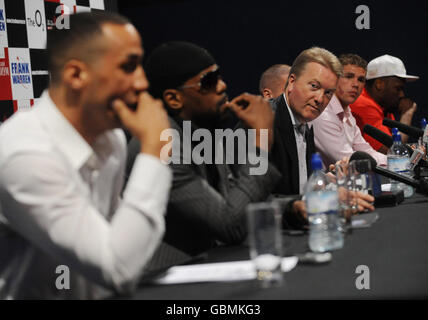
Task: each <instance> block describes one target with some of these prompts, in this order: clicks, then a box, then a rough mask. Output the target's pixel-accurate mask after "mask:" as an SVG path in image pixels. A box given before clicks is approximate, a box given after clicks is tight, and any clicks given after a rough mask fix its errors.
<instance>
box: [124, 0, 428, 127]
mask: <svg viewBox="0 0 428 320" xmlns="http://www.w3.org/2000/svg"><path fill="white" fill-rule="evenodd" d="M423 3H424V2H422V1H421V2H419V1H385V0H382V1H379V0H378V1H361V0H360V1H353V0H351V1H337V0H336V1H333V0H325V1H309V2H308V1H299V0H294V1H273V0H264V1H255V2H249V1H242V0H238V1H224V0H218V1H138V2H137V1H123V0H120V1H118V9H119V12H120V13H122V14H123V15H125V16H127V17H128V18H130V19H131V20H132V22H133V23H134V24H135V26H136V27H137V28H138V30H139V31H140V32H141V34H142V37H143V44H144V49H145V51H146V53H147V54H150V52H151V51H152V50H153V49H154V48H155V47H156V46H157V45H159V44H161V43H163V42H165V41H169V40H186V41H191V42H194V43H196V44H199V45H200V46H202V47H205V48H206V49H208V50H209V51H210V52H211V53H212V54H213V55H214V57H215V58H216V59H217V62H218V64H219V65H220V67H221V68H222V74H223V78H224V79H225V81H226V83H227V84H228V92H229V95H230V96H231V97H234V96H236V95H238V94H240V93H241V92H244V91H247V92H250V93H257V92H258V81H259V78H260V75H261V73H262V72H263V71H264V70H265V69H266V68H268V67H269V66H271V65H273V64H276V63H286V64H290V65H291V64H292V62H293V60H294V58H295V57H296V56H297V55H298V54H299V53H300V52H301V51H302V50H304V49H306V48H308V47H311V46H313V45H317V46H321V47H325V48H326V49H329V50H330V51H332V52H333V53H335V54H337V55H339V54H341V53H348V52H351V53H357V54H359V55H361V56H362V57H363V58H365V59H366V60H367V61H370V60H371V59H373V58H376V57H378V56H380V55H383V54H390V55H393V56H396V57H399V58H400V59H402V60H403V62H404V64H405V66H406V69H407V73H408V74H411V75H418V76H420V80H418V81H416V82H414V83H410V84H408V86H407V87H406V95H407V96H409V97H410V98H412V99H413V100H415V101H416V102H417V104H418V110H417V113H416V115H415V117H414V121H413V125H417V126H419V124H418V123H419V120H420V118H421V117H423V116H424V117H428V99H427V97H426V95H425V92H426V90H428V82H427V76H428V65H427V58H428V55H427V51H428V50H427V49H428V44H427V33H428V9H425V8H426V6H425V5H423ZM360 4H364V5H367V6H368V7H369V9H370V30H358V29H357V28H356V26H355V20H356V19H357V17H358V16H359V14H356V13H355V9H356V7H357V6H358V5H360Z"/></svg>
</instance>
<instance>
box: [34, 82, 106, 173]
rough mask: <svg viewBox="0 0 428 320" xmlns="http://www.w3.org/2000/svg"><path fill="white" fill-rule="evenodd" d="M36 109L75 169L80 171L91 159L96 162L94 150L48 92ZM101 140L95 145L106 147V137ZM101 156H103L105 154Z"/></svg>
mask: <svg viewBox="0 0 428 320" xmlns="http://www.w3.org/2000/svg"><path fill="white" fill-rule="evenodd" d="M35 108H37V109H36V110H37V112H36V114H37V115H38V116H39V119H40V122H41V123H42V125H43V126H44V127H45V129H46V130H47V131H49V132H50V133H51V137H52V139H53V140H54V142H55V145H56V146H57V147H58V148H59V149H60V150H61V152H62V153H64V155H65V156H66V158H67V159H68V160H69V161H70V163H71V165H72V166H73V168H74V169H77V170H79V169H80V168H81V167H82V166H83V165H84V164H85V163H86V162H87V161H88V160H89V159H91V162H92V163H93V162H94V159H96V158H97V155H96V154H95V152H94V149H93V148H92V147H91V146H90V145H89V144H88V143H87V142H86V140H85V139H83V137H82V136H81V135H80V134H79V132H78V131H77V130H76V129H75V128H74V127H73V126H72V125H71V123H70V122H69V121H68V120H67V119H66V118H65V117H64V115H63V114H62V113H61V112H60V111H59V110H58V108H57V107H56V106H55V103H54V102H53V101H52V99H51V97H50V96H49V92H48V91H47V90H46V91H44V92H43V94H42V96H41V98H40V100H39V101H38V103H37V105H36V106H35ZM100 138H101V139H97V141H96V143H95V144H94V145H96V146H98V145H99V144H101V146H103V145H105V137H100ZM98 141H100V142H98ZM100 155H101V156H102V155H103V152H101V154H100ZM91 166H92V165H91Z"/></svg>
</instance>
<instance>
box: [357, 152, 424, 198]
mask: <svg viewBox="0 0 428 320" xmlns="http://www.w3.org/2000/svg"><path fill="white" fill-rule="evenodd" d="M366 159H367V160H369V161H370V164H371V166H372V168H373V171H374V172H375V173H377V174H379V175H381V176H383V177H386V178H390V179H393V180H395V181H398V182H402V183H404V184H407V185H409V186H412V187H414V188H415V189H416V192H418V193H422V194H424V195H428V183H427V182H426V181H425V180H415V179H413V178H410V177H408V176H404V175H400V174H398V173H396V172H394V171H391V170H388V169H385V168H382V167H379V166H377V163H376V160H375V159H373V157H372V156H371V155H369V154H368V153H366V152H363V151H356V152H354V153H353V154H352V156H351V157H350V158H349V161H352V160H366Z"/></svg>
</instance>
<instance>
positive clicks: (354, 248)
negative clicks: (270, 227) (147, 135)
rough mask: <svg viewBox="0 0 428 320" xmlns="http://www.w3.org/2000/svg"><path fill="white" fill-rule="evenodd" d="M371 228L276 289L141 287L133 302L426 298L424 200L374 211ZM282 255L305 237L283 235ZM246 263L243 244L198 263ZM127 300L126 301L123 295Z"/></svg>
mask: <svg viewBox="0 0 428 320" xmlns="http://www.w3.org/2000/svg"><path fill="white" fill-rule="evenodd" d="M376 212H377V213H378V214H379V219H378V221H377V222H376V223H374V224H373V225H372V226H371V227H370V228H366V229H355V230H353V231H352V233H351V234H349V235H346V237H345V246H344V248H342V249H340V250H337V251H333V252H332V254H333V259H332V261H331V262H330V263H328V264H324V265H303V264H302V265H300V264H299V265H297V266H296V268H294V269H293V270H292V271H290V272H288V273H286V274H285V275H284V280H285V281H284V283H283V285H282V286H281V287H279V288H269V289H263V290H262V289H259V288H257V286H256V284H255V282H254V281H241V282H228V283H192V284H179V285H145V286H142V287H140V288H139V289H138V291H137V292H136V294H134V295H133V296H132V297H130V298H133V299H161V300H169V299H174V300H183V299H184V300H187V299H196V300H199V299H209V300H228V299H257V300H262V299H403V298H404V299H414V298H428V198H427V197H423V196H418V195H417V196H414V197H413V198H411V199H406V200H405V201H404V202H403V203H401V204H400V205H399V206H397V207H388V208H380V209H376ZM283 241H284V246H285V254H286V255H290V254H295V253H301V252H305V251H308V245H307V242H308V236H307V235H301V236H289V235H284V236H283ZM244 259H249V254H248V247H246V246H245V245H240V246H230V247H220V248H216V249H214V250H211V251H209V252H208V255H207V259H206V260H205V261H203V262H220V261H233V260H244ZM359 265H365V266H367V267H368V268H369V271H370V289H368V290H366V289H362V290H359V289H357V287H356V279H357V277H359V276H360V274H357V273H356V268H357V266H359ZM128 298H129V297H128Z"/></svg>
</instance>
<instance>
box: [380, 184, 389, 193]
mask: <svg viewBox="0 0 428 320" xmlns="http://www.w3.org/2000/svg"><path fill="white" fill-rule="evenodd" d="M381 189H382V191H386V192H388V191H391V184H390V183H385V184H383V185H382V186H381Z"/></svg>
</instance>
